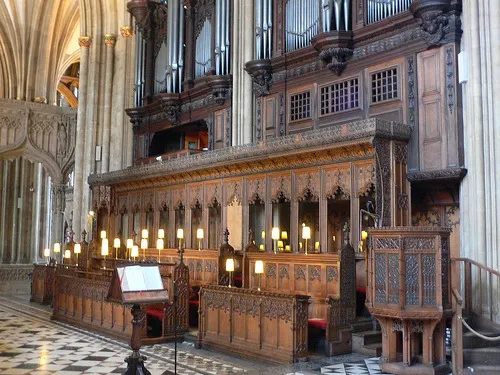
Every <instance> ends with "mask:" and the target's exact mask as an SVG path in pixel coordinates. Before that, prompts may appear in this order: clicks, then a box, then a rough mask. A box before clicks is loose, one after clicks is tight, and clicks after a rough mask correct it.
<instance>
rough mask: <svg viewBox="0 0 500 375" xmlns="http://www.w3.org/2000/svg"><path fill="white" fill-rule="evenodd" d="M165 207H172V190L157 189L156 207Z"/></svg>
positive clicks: (160, 208)
mask: <svg viewBox="0 0 500 375" xmlns="http://www.w3.org/2000/svg"><path fill="white" fill-rule="evenodd" d="M165 207H170V190H166V189H165V190H157V191H156V208H157V209H158V210H163V209H164V208H165Z"/></svg>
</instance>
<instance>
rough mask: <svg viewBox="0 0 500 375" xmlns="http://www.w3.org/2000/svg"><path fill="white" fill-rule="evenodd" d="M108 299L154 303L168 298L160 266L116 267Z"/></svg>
mask: <svg viewBox="0 0 500 375" xmlns="http://www.w3.org/2000/svg"><path fill="white" fill-rule="evenodd" d="M108 299H110V300H115V301H119V302H122V303H127V304H130V303H133V304H136V303H139V304H141V303H144V304H145V303H153V302H163V301H167V300H168V292H167V291H166V290H165V289H164V288H163V281H162V279H161V275H160V269H159V268H158V266H154V265H151V266H140V265H131V266H123V267H116V269H115V272H114V273H113V278H112V280H111V285H110V289H109V292H108Z"/></svg>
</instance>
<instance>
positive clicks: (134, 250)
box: [130, 245, 139, 258]
mask: <svg viewBox="0 0 500 375" xmlns="http://www.w3.org/2000/svg"><path fill="white" fill-rule="evenodd" d="M130 256H131V257H133V258H137V257H138V256H139V246H137V245H134V246H132V251H131V252H130Z"/></svg>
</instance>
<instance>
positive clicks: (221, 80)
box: [205, 75, 232, 105]
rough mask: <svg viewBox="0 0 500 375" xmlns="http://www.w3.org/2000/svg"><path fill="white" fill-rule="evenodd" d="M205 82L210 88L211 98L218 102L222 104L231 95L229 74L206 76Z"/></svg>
mask: <svg viewBox="0 0 500 375" xmlns="http://www.w3.org/2000/svg"><path fill="white" fill-rule="evenodd" d="M205 82H206V83H207V85H208V87H210V88H211V89H212V98H213V100H214V101H215V102H216V103H217V104H219V105H223V104H224V102H225V101H226V99H229V98H230V97H231V83H232V81H231V76H230V75H225V76H219V75H214V76H207V77H205Z"/></svg>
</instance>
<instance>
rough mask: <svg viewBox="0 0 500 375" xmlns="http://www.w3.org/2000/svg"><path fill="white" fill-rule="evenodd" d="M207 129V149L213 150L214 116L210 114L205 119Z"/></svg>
mask: <svg viewBox="0 0 500 375" xmlns="http://www.w3.org/2000/svg"><path fill="white" fill-rule="evenodd" d="M205 123H206V124H207V129H208V149H209V150H213V149H214V114H213V113H212V112H211V113H210V114H209V115H208V117H207V118H206V119H205Z"/></svg>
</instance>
